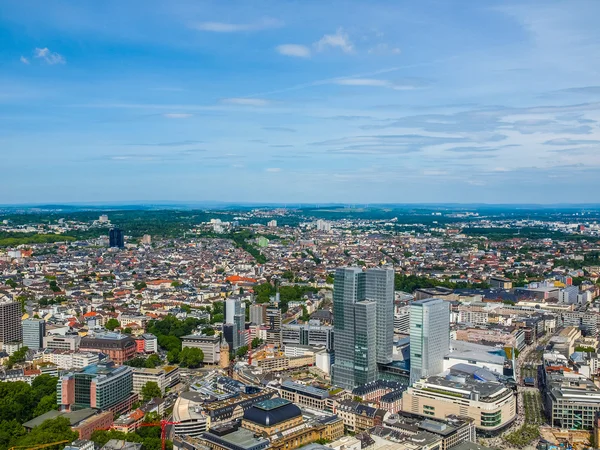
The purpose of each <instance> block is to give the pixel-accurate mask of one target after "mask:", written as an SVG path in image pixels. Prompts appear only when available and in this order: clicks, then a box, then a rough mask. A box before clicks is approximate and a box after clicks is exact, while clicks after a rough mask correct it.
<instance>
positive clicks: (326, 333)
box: [281, 321, 333, 351]
mask: <svg viewBox="0 0 600 450" xmlns="http://www.w3.org/2000/svg"><path fill="white" fill-rule="evenodd" d="M311 322H313V321H309V323H307V324H286V325H282V328H281V340H282V342H283V343H284V344H286V345H287V344H302V345H315V346H317V345H323V346H324V347H325V348H327V350H328V351H331V350H333V327H332V326H328V325H317V324H312V323H311ZM316 322H317V323H319V322H318V321H316Z"/></svg>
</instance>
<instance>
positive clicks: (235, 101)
mask: <svg viewBox="0 0 600 450" xmlns="http://www.w3.org/2000/svg"><path fill="white" fill-rule="evenodd" d="M221 102H222V103H228V104H230V105H241V106H267V105H269V104H270V103H271V102H269V100H265V99H264V98H244V97H237V98H236V97H234V98H224V99H223V100H221Z"/></svg>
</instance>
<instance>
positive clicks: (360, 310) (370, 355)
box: [333, 267, 394, 389]
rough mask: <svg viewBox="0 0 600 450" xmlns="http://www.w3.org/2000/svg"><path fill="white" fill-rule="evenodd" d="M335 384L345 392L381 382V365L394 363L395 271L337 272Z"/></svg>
mask: <svg viewBox="0 0 600 450" xmlns="http://www.w3.org/2000/svg"><path fill="white" fill-rule="evenodd" d="M333 315H334V331H335V342H334V349H335V364H334V366H333V383H334V384H335V385H336V386H340V387H343V388H345V389H353V388H355V387H356V386H358V385H360V384H364V383H368V382H371V381H375V380H376V379H377V364H387V363H389V362H391V361H392V348H393V338H394V271H393V269H388V268H384V269H369V270H366V271H364V270H363V269H362V268H360V267H347V268H340V269H337V270H336V273H335V281H334V289H333Z"/></svg>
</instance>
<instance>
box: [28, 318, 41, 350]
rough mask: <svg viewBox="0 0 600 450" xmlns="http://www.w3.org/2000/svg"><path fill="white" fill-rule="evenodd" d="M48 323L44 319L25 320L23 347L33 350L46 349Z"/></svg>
mask: <svg viewBox="0 0 600 450" xmlns="http://www.w3.org/2000/svg"><path fill="white" fill-rule="evenodd" d="M45 335H46V322H45V321H44V320H42V319H25V320H24V321H23V345H24V346H25V347H27V348H30V349H32V350H39V349H40V348H43V347H44V336H45Z"/></svg>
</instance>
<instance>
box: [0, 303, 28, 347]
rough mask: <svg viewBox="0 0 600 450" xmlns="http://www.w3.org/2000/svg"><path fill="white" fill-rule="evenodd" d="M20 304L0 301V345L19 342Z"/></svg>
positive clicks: (20, 329)
mask: <svg viewBox="0 0 600 450" xmlns="http://www.w3.org/2000/svg"><path fill="white" fill-rule="evenodd" d="M22 340H23V328H22V325H21V303H19V302H13V301H10V300H8V301H2V300H0V343H1V344H8V343H11V342H21V341H22Z"/></svg>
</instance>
